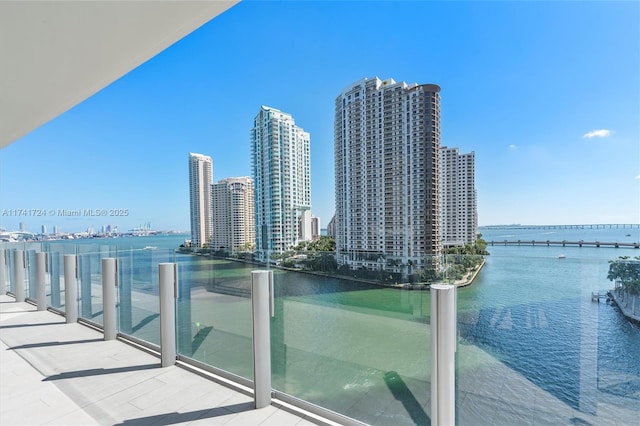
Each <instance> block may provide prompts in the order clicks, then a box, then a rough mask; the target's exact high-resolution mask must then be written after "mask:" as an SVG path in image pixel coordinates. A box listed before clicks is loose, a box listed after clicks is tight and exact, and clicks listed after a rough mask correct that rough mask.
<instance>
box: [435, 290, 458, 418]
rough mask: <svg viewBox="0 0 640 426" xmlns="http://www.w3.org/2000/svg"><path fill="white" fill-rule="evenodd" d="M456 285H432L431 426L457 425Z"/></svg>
mask: <svg viewBox="0 0 640 426" xmlns="http://www.w3.org/2000/svg"><path fill="white" fill-rule="evenodd" d="M455 352H456V288H455V286H452V285H444V284H434V285H432V286H431V425H432V426H443V425H454V424H455V403H456V400H455V398H456V395H455Z"/></svg>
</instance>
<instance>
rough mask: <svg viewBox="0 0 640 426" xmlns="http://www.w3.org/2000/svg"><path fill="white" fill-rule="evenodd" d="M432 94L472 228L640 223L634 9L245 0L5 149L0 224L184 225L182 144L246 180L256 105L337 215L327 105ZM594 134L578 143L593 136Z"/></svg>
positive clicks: (218, 171) (639, 52) (639, 30)
mask: <svg viewBox="0 0 640 426" xmlns="http://www.w3.org/2000/svg"><path fill="white" fill-rule="evenodd" d="M376 76H377V77H380V78H382V79H384V78H394V79H395V80H396V81H406V82H407V83H412V82H417V83H435V84H438V85H440V86H441V88H442V91H441V99H442V101H441V115H442V118H441V119H442V121H441V131H442V133H441V136H442V138H441V143H442V145H444V146H449V147H459V148H460V150H461V151H462V152H469V151H475V155H476V187H477V191H478V215H479V222H480V224H481V225H489V224H504V223H522V224H570V223H639V222H640V3H638V2H612V1H607V2H569V1H562V2H519V1H514V2H506V1H505V2H457V1H451V2H419V1H416V2H366V1H356V2H342V1H335V2H300V1H298V2H252V1H245V2H241V3H239V4H238V5H236V6H234V7H233V8H231V9H230V10H228V11H227V12H225V13H224V14H222V15H220V16H219V17H217V18H215V19H214V20H213V21H211V22H209V23H208V24H206V25H205V26H203V27H202V28H200V29H199V30H197V31H196V32H194V33H192V34H191V35H189V36H187V37H186V38H184V39H183V40H181V41H179V42H178V43H176V44H175V45H174V46H172V47H170V48H169V49H167V50H166V51H164V52H163V53H161V54H160V55H158V56H156V57H155V58H153V59H151V60H150V61H149V62H147V63H145V64H143V65H142V66H140V67H139V68H137V69H135V70H133V71H132V72H131V73H129V74H128V75H126V76H125V77H123V78H121V79H120V80H118V81H116V82H114V83H113V84H111V85H110V86H108V87H107V88H105V89H104V90H103V91H101V92H100V93H98V94H96V95H95V96H93V97H92V98H90V99H88V100H87V101H85V102H83V103H82V104H80V105H78V106H76V107H75V108H73V109H72V110H70V111H68V112H67V113H65V114H63V115H61V116H60V117H58V118H57V119H55V120H53V121H51V122H49V123H48V124H46V125H44V126H42V127H41V128H39V129H36V130H34V131H33V132H32V133H30V134H29V135H27V136H25V137H23V138H21V139H20V140H18V141H16V142H14V143H13V144H11V145H9V146H8V147H5V148H3V149H2V150H0V214H1V213H2V212H3V211H5V210H8V209H46V210H51V209H54V210H58V209H74V210H75V209H90V208H91V209H98V208H100V209H128V212H129V214H128V216H126V217H123V218H100V219H97V218H90V217H78V218H62V217H50V216H48V217H46V218H39V217H38V218H36V217H17V216H15V215H13V216H12V215H7V214H5V215H0V228H6V229H17V227H18V223H19V222H21V221H23V222H26V223H27V224H28V228H29V229H30V230H32V231H39V229H40V225H42V224H45V225H47V226H48V227H49V229H51V227H52V226H53V225H58V226H60V228H61V230H63V231H80V230H84V229H86V227H88V226H93V227H94V228H96V229H99V228H100V226H102V225H106V224H109V223H110V224H112V225H118V226H119V228H120V230H124V229H130V228H132V227H135V226H138V225H140V224H143V223H145V222H151V224H152V227H154V228H156V229H183V230H187V229H189V195H188V182H187V181H188V164H187V158H188V153H189V152H198V153H202V154H206V155H210V156H211V157H213V160H214V180H215V181H218V180H220V179H223V178H226V177H231V176H248V175H250V174H251V165H250V153H249V152H250V150H249V131H250V129H251V127H252V121H253V118H254V117H255V115H256V114H257V113H258V110H259V108H260V105H268V106H271V107H275V108H278V109H280V110H282V111H285V112H288V113H290V114H292V115H293V117H294V118H295V120H296V123H297V124H298V125H299V126H301V127H303V128H304V129H305V130H306V131H308V132H310V134H311V173H312V184H311V185H312V212H313V213H314V214H315V215H317V216H319V217H320V218H321V226H322V227H325V226H326V223H327V222H328V220H329V219H330V218H331V216H332V215H333V212H334V211H333V210H334V187H333V185H334V174H333V113H334V111H333V102H334V99H335V97H336V96H337V95H338V94H339V93H340V91H341V90H342V89H343V88H345V87H346V86H348V85H349V84H350V83H352V82H354V81H356V80H358V79H360V78H363V77H376ZM590 132H591V133H590Z"/></svg>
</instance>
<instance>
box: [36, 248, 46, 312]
mask: <svg viewBox="0 0 640 426" xmlns="http://www.w3.org/2000/svg"><path fill="white" fill-rule="evenodd" d="M47 269H48V268H47V253H36V302H37V307H38V310H39V311H44V310H45V309H47V291H46V285H47Z"/></svg>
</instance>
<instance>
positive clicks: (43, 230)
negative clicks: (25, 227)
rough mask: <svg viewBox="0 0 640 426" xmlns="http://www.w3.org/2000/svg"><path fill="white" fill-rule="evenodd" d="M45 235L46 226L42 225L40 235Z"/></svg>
mask: <svg viewBox="0 0 640 426" xmlns="http://www.w3.org/2000/svg"><path fill="white" fill-rule="evenodd" d="M46 234H47V225H42V235H46Z"/></svg>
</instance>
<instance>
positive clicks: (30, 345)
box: [8, 339, 104, 350]
mask: <svg viewBox="0 0 640 426" xmlns="http://www.w3.org/2000/svg"><path fill="white" fill-rule="evenodd" d="M94 342H104V339H84V340H69V341H66V342H58V341H56V342H41V343H27V344H25V345H20V346H12V347H10V348H8V349H11V350H16V349H32V348H45V347H47V346H62V345H81V344H83V343H94Z"/></svg>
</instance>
